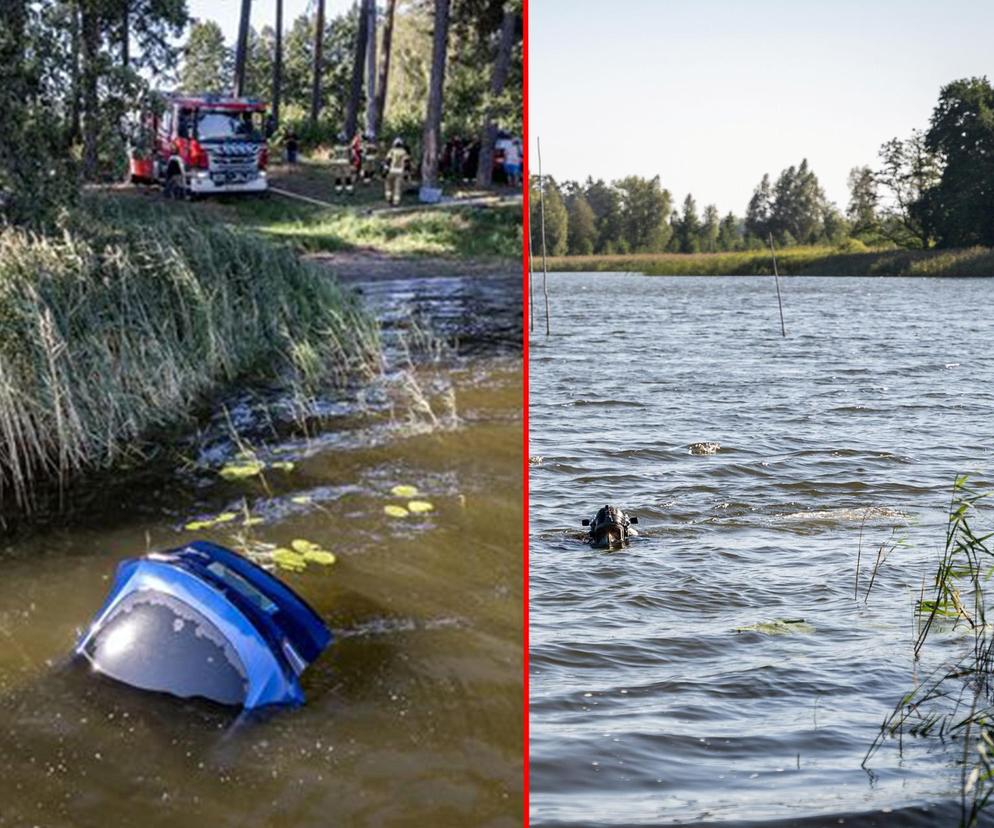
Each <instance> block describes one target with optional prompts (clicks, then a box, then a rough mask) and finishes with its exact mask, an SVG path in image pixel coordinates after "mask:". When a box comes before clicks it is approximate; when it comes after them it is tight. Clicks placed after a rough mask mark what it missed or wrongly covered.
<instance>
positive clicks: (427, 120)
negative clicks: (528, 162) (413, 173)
mask: <svg viewBox="0 0 994 828" xmlns="http://www.w3.org/2000/svg"><path fill="white" fill-rule="evenodd" d="M324 6H325V3H324V0H315V3H314V4H313V8H312V10H311V13H310V14H309V15H304V16H302V17H300V18H298V19H297V20H295V21H293V22H292V23H290V25H289V26H287V27H285V28H286V30H285V31H283V34H282V37H281V38H277V37H276V29H274V28H272V27H271V26H269V25H268V24H267V25H266V26H263V27H261V28H260V29H259V30H258V33H256V31H255V30H253V28H252V27H251V26H250V25H249V23H250V20H251V19H252V18H251V11H252V8H253V5H252V3H251V0H241V8H242V24H241V26H240V33H241V35H242V36H241V37H240V38H239V43H237V44H235V46H234V47H232V46H230V45H229V44H226V43H225V42H224V38H223V36H222V34H221V30H220V28H219V27H218V26H217V24H216V23H212V22H208V21H193V20H191V19H190V17H189V12H188V8H187V4H186V0H46V1H45V2H29V1H28V0H6V1H5V3H4V7H3V14H2V16H0V111H2V112H3V113H4V121H3V127H4V130H3V136H2V140H0V223H3V222H7V223H14V224H32V225H35V226H43V225H47V224H51V222H52V220H53V219H54V218H55V217H56V216H57V215H58V213H59V211H60V210H61V209H63V208H65V207H69V206H72V205H73V204H74V203H75V202H76V201H77V199H78V197H79V193H80V190H81V187H82V185H83V183H85V182H89V181H111V180H120V178H121V176H122V175H123V172H124V168H125V164H126V158H127V149H128V146H129V142H130V139H131V136H132V135H133V134H134V130H135V128H136V125H137V124H138V122H139V118H140V113H141V111H142V108H143V107H145V106H147V104H148V102H149V100H150V98H151V97H152V96H153V95H155V94H157V93H159V92H162V91H168V90H171V89H173V88H176V87H187V89H186V91H195V92H209V91H225V92H228V91H233V92H235V93H238V94H254V95H258V96H260V97H262V98H263V99H265V100H267V101H268V100H273V99H275V101H277V102H279V104H280V108H279V116H280V118H281V120H282V121H283V123H284V128H286V127H289V128H293V129H294V130H296V131H297V134H298V136H299V137H300V139H301V141H302V143H304V144H305V146H306V145H307V144H308V143H310V144H312V145H313V144H316V143H322V142H327V141H331V140H332V139H333V136H335V135H337V134H338V133H339V132H342V131H345V132H350V131H351V130H352V129H356V128H358V129H362V130H363V131H366V132H368V131H370V124H367V123H366V121H367V120H368V119H369V113H370V112H373V113H374V117H377V118H378V119H379V120H380V124H379V126H380V129H379V130H377V131H378V132H382V133H383V134H385V135H393V134H399V135H402V136H404V137H405V138H407V139H408V141H409V143H410V144H411V145H412V147H413V148H414V153H415V156H416V157H417V156H418V152H419V149H423V148H424V147H429V146H430V145H433V148H434V151H432V149H430V148H429V149H428V151H424V152H423V159H422V161H423V163H422V175H423V177H424V176H425V175H426V174H427V177H428V179H429V180H433V178H432V176H433V175H434V174H435V173H437V158H438V153H439V152H440V149H441V143H442V142H441V140H440V139H441V135H442V134H443V133H445V134H453V133H462V134H466V135H472V136H476V137H477V139H478V140H480V141H481V145H482V146H483V147H486V145H487V144H488V143H489V144H490V145H491V146H492V142H493V140H494V138H495V136H496V134H497V131H498V129H499V128H503V129H506V130H508V131H512V132H513V131H515V130H517V129H520V125H521V118H522V116H521V106H520V101H521V88H522V70H521V66H522V53H521V42H522V18H521V3H520V0H388V2H387V4H386V6H384V7H383V8H377V7H376V6H375V4H374V2H373V0H361V2H357V3H356V4H355V6H353V8H352V9H351V10H350V11H349V12H347V13H345V14H343V15H340V16H338V17H332V18H329V19H326V18H325V14H324ZM275 7H276V9H277V11H278V12H279V11H281V9H282V0H277V1H276V3H275ZM263 9H265V13H266V14H272V13H273V9H274V7H273V5H272V4H265V5H264V4H262V3H258V2H257V3H256V5H255V11H256V14H258V13H260V12H261V11H262V10H263ZM371 15H375V18H376V19H377V20H378V21H379V24H378V25H377V27H376V32H377V37H378V40H379V47H378V49H377V50H376V54H377V55H378V60H377V61H376V62H375V64H374V67H373V71H374V72H376V74H377V75H378V76H379V75H380V74H381V73H385V72H387V71H388V73H389V74H388V76H387V75H384V76H383V80H384V81H385V82H383V83H379V84H378V85H377V88H379V89H386V90H387V94H386V97H385V99H384V101H383V102H382V103H381V104H380V106H379V107H378V108H377V107H373V108H370V107H367V105H366V104H367V100H366V90H367V88H368V86H367V84H366V82H365V80H364V75H363V73H364V71H366V70H367V49H366V46H367V43H368V42H369V32H370V29H369V18H370V16H371ZM318 21H321V23H320V25H319V23H318ZM388 24H389V25H388ZM274 25H275V18H274ZM281 31H282V27H281ZM388 31H389V32H390V34H388ZM278 40H279V43H280V46H281V48H280V49H277V41H278ZM278 56H279V57H278ZM190 87H194V88H190ZM376 112H378V113H379V114H378V115H375V113H376ZM277 137H278V135H277ZM485 157H486V156H485V155H484V152H483V150H481V163H480V169H481V170H483V171H484V173H485V174H488V173H489V170H490V164H488V163H484V161H483V160H482V159H484V158H485ZM426 165H427V166H426ZM482 183H484V184H486V183H489V182H482Z"/></svg>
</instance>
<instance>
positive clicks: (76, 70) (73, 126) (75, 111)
mask: <svg viewBox="0 0 994 828" xmlns="http://www.w3.org/2000/svg"><path fill="white" fill-rule="evenodd" d="M69 14H70V18H69V37H70V39H71V40H72V43H71V45H70V47H69V64H70V72H71V73H72V77H71V80H70V90H69V94H70V96H71V99H70V101H69V142H70V143H71V144H76V143H79V140H80V138H82V137H83V127H82V125H81V121H80V100H79V98H80V94H81V91H82V85H83V84H82V78H81V74H82V70H81V68H80V65H79V39H80V31H79V29H80V25H79V5H78V4H77V3H71V4H70V5H69Z"/></svg>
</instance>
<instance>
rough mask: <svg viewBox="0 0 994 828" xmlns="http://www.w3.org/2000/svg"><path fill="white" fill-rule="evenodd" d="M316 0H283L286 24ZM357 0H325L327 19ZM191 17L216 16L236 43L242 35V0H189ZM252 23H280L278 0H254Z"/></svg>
mask: <svg viewBox="0 0 994 828" xmlns="http://www.w3.org/2000/svg"><path fill="white" fill-rule="evenodd" d="M312 2H313V0H283V27H284V30H286V29H289V28H290V25H291V24H292V23H293V21H294V19H295V18H297V17H299V16H300V15H302V14H304V13H305V12H306V11H307V10H308V8H309V7H310V6H311V4H312ZM354 2H355V0H325V6H324V14H325V17H326V18H327V19H329V20H330V19H331V18H332V17H336V16H337V15H339V14H341V13H342V12H343V11H346V10H348V9H350V8H352V6H353V5H354ZM188 8H189V11H190V16H191V17H196V18H199V19H201V20H216V21H217V22H218V23H219V24H220V26H221V29H222V31H223V32H224V37H225V39H226V40H227V41H228V42H229V43H231V44H234V42H235V40H236V39H237V38H238V18H239V16H240V15H241V11H242V0H188ZM251 22H252V25H253V26H255V29H256V31H259V30H261V29H262V27H263V26H275V25H276V0H253V3H252V20H251Z"/></svg>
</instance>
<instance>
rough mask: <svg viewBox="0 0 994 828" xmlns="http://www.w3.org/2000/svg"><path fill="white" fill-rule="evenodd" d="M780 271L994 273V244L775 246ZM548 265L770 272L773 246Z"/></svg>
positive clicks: (678, 272) (669, 272) (673, 272)
mask: <svg viewBox="0 0 994 828" xmlns="http://www.w3.org/2000/svg"><path fill="white" fill-rule="evenodd" d="M777 265H778V267H779V269H780V274H781V275H790V276H981V277H990V276H994V250H991V249H989V248H985V247H971V248H964V249H960V250H936V249H932V250H872V251H869V252H867V251H866V246H865V245H864V244H863V243H862V242H859V241H843V243H842V245H841V246H834V247H833V246H827V245H822V246H811V247H805V246H800V247H791V248H783V249H778V250H777ZM549 269H550V270H558V271H605V272H615V271H621V272H631V273H645V274H647V275H650V276H772V275H773V264H772V260H771V258H770V251H769V248H768V247H767V248H765V249H764V248H763V247H762V246H759V247H757V248H756V249H746V250H740V251H738V252H734V253H714V254H711V253H697V254H694V255H687V254H682V253H643V254H627V255H601V256H568V257H562V258H557V259H553V260H552V261H550V262H549Z"/></svg>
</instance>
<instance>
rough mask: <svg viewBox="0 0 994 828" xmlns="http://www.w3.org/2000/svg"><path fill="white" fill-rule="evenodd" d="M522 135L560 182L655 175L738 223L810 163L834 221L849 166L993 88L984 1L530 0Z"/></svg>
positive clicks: (990, 16)
mask: <svg viewBox="0 0 994 828" xmlns="http://www.w3.org/2000/svg"><path fill="white" fill-rule="evenodd" d="M529 24H530V29H529V75H530V77H529V84H530V85H529V129H530V131H531V136H532V138H531V149H532V155H531V159H530V161H531V166H532V169H533V170H535V169H537V163H536V158H535V155H534V149H535V136H540V137H541V139H542V162H543V169H544V171H545V172H547V173H550V174H552V175H554V176H555V177H556V178H557V179H560V180H561V179H569V178H572V179H583V178H586V176H587V175H588V174H589V175H593V176H594V177H595V178H604V179H608V180H610V179H615V178H620V177H622V176H624V175H629V174H637V175H643V176H649V177H651V176H653V175H656V174H658V175H659V176H660V177H661V179H662V184H663V186H664V187H666V188H667V189H669V190H670V192H672V193H673V196H674V199H675V201H676V202H677V203H679V202H682V201H683V198H684V197H685V196H686V194H687V193H688V192H691V193H693V195H694V198H695V199H696V200H697V205H698V209H699V210H703V208H704V205H705V204H708V203H716V204H717V205H718V208H719V209H720V210H721V211H722V213H726V212H728V211H729V210H732V211H734V212H735V213H736V214H737V215H742V214H743V213H744V212H745V207H746V204H747V203H748V201H749V197H750V196H751V195H752V191H753V189H754V188H755V186H756V184H757V183H758V182H759V180H760V179H761V178H762V176H763V173H764V172H769V173H770V174H771V177H773V178H775V177H776V175H777V174H778V173H779V172H780V170H781V169H783V168H784V167H787V166H789V165H790V164H797V163H799V162H800V161H801V159H802V158H805V157H806V158H807V159H808V161H809V163H810V164H811V166H812V168H813V169H814V171H815V173H816V174H817V175H818V178H819V180H820V181H821V184H822V187H823V188H824V189H825V191H826V193H827V195H828V197H829V199H831V200H832V201H835V202H836V203H837V204H838V205H839V207H841V208H842V209H845V206H846V203H847V201H848V188H847V186H846V178H847V176H848V173H849V170H850V169H851V168H852V167H854V166H861V165H863V164H868V165H870V166H875V165H876V163H877V150H878V149H879V147H880V144H882V143H883V142H884V141H886V140H889V139H890V138H893V137H895V136H900V137H902V138H903V137H906V136H907V135H908V134H909V133H910V132H911V130H912V129H913V128H915V127H919V128H925V127H927V125H928V119H929V116H930V115H931V112H932V108H933V107H934V105H935V103H936V101H937V99H938V95H939V89H940V87H941V86H943V85H944V84H945V83H948V82H949V81H952V80H955V79H957V78H961V77H968V76H972V75H988V76H990V75H994V47H992V42H994V41H992V34H994V3H992V2H989V1H988V0H942V2H939V1H938V0H861V1H860V0H831V2H828V0H693V2H689V0H613V2H603V0H532V2H531V3H530V4H529Z"/></svg>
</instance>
